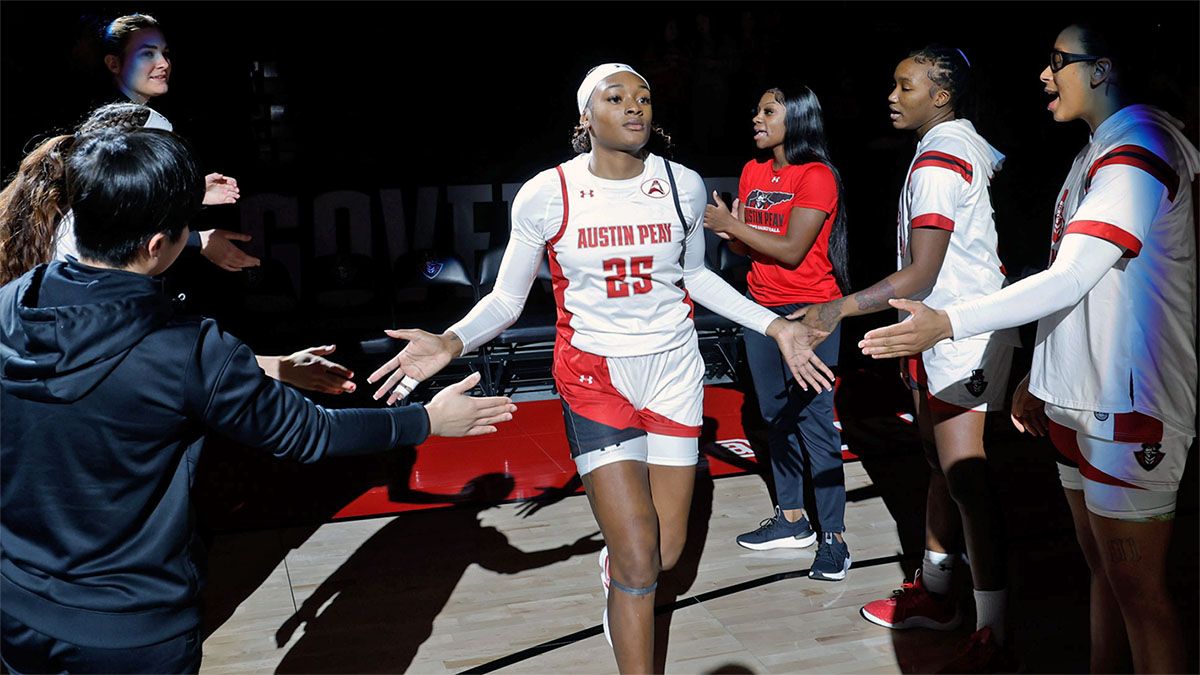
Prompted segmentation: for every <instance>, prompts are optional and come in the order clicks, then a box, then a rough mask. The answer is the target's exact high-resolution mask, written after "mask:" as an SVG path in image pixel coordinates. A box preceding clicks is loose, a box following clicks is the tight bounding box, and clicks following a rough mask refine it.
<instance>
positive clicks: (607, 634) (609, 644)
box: [601, 607, 612, 647]
mask: <svg viewBox="0 0 1200 675" xmlns="http://www.w3.org/2000/svg"><path fill="white" fill-rule="evenodd" d="M601 621H603V622H604V639H605V640H608V646H609V647H611V646H612V634H611V633H609V632H608V608H607V607H605V608H604V618H603V619H601Z"/></svg>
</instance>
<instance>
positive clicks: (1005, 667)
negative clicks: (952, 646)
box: [938, 626, 1020, 673]
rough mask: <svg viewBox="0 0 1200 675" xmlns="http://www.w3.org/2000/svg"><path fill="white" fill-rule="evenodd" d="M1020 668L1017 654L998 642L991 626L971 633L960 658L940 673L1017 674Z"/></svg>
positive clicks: (944, 667)
mask: <svg viewBox="0 0 1200 675" xmlns="http://www.w3.org/2000/svg"><path fill="white" fill-rule="evenodd" d="M1019 667H1020V664H1019V663H1018V662H1017V656H1016V654H1014V653H1013V651H1012V650H1011V649H1009V648H1008V647H1006V646H1004V645H1002V644H1000V643H999V642H997V641H996V638H995V637H994V636H993V635H992V628H991V626H984V627H983V628H980V629H979V630H977V631H975V632H974V633H971V637H969V638H967V641H966V643H965V644H964V645H963V647H962V651H960V652H959V653H958V656H955V657H954V658H953V659H952V660H951V661H950V663H947V664H946V665H945V666H943V667H942V669H941V670H939V671H938V672H939V673H1015V672H1017V669H1018V668H1019Z"/></svg>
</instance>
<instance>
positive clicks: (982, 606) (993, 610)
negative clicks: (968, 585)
mask: <svg viewBox="0 0 1200 675" xmlns="http://www.w3.org/2000/svg"><path fill="white" fill-rule="evenodd" d="M1007 608H1008V589H1007V588H1001V589H1000V590H998V591H975V615H976V616H977V617H978V618H977V619H975V630H979V629H981V628H983V627H984V626H991V628H992V635H994V636H995V637H996V641H997V642H999V643H1000V644H1004V638H1005V635H1004V613H1005V610H1006V609H1007Z"/></svg>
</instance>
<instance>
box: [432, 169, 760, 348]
mask: <svg viewBox="0 0 1200 675" xmlns="http://www.w3.org/2000/svg"><path fill="white" fill-rule="evenodd" d="M590 159H591V155H590V154H583V155H579V156H577V157H575V158H574V159H572V160H570V161H568V162H565V163H563V164H562V165H560V166H558V167H555V168H553V169H548V170H546V171H543V172H541V173H539V174H538V175H537V176H534V177H533V178H532V179H531V180H529V181H528V182H527V183H525V185H524V186H522V187H521V190H520V191H519V192H518V193H517V196H516V198H515V199H514V200H513V207H512V234H511V237H510V240H509V244H508V247H507V249H506V250H505V255H504V260H503V261H502V262H501V265H500V271H499V277H498V279H497V283H496V288H495V289H494V290H493V292H492V293H491V294H489V295H488V296H487V297H485V298H484V299H483V300H481V301H480V303H479V304H478V305H476V307H475V309H473V310H472V311H471V313H469V314H468V315H467V316H466V317H464V318H463V320H462V321H459V322H458V323H456V324H455V325H454V326H452V327H451V328H450V330H451V331H453V332H454V333H455V334H456V335H458V336H459V338H460V339H461V340H462V341H463V344H464V345H465V348H464V350H463V351H464V353H466V352H468V351H471V350H472V349H474V348H476V347H478V346H479V345H481V344H483V343H485V342H487V341H488V340H490V339H491V338H492V337H495V336H496V335H498V334H499V333H500V331H502V330H503V329H504V328H505V327H506V326H508V325H510V324H511V323H512V322H513V321H515V320H516V318H517V316H519V315H520V310H521V307H522V305H523V303H524V299H525V296H526V294H527V293H528V290H529V285H530V284H531V283H532V281H533V278H534V275H535V274H536V270H537V267H538V264H539V263H540V260H541V255H542V251H543V249H544V250H545V251H546V252H547V255H548V256H549V258H550V269H551V273H552V276H553V285H554V292H555V296H556V300H557V302H558V307H559V310H558V334H559V339H562V340H567V341H569V342H570V343H571V345H572V346H574V347H576V348H577V349H580V350H582V351H585V352H588V353H591V354H596V355H599V356H637V355H645V354H655V353H659V352H663V351H667V350H669V349H675V348H677V347H680V346H682V345H684V344H686V343H687V342H688V340H690V339H691V336H692V334H693V332H694V331H695V327H694V325H693V323H692V320H691V314H692V304H691V301H692V299H693V298H694V299H695V300H696V301H698V302H700V303H701V304H703V305H705V306H706V307H709V308H710V309H712V310H713V311H715V312H717V313H718V314H721V315H723V316H725V317H727V318H729V319H731V320H733V321H736V322H738V323H741V324H742V325H744V326H746V327H747V328H749V329H751V330H755V331H758V332H760V333H761V332H765V331H766V328H767V325H768V324H770V323H771V321H773V320H775V319H776V318H778V317H776V316H775V314H774V313H772V312H771V311H770V310H767V309H764V308H762V307H760V306H758V305H757V304H756V303H754V302H751V301H749V300H747V299H746V298H744V297H742V296H741V295H740V294H738V293H737V292H736V291H735V290H733V289H732V288H730V287H729V285H728V284H726V283H725V282H724V281H722V280H721V279H720V277H717V276H716V275H715V274H713V273H712V272H711V271H710V270H708V269H707V268H705V267H704V228H703V218H704V206H705V203H706V195H705V189H704V181H703V180H702V179H701V178H700V176H699V175H698V174H697V173H696V172H695V171H692V170H691V169H688V168H686V167H684V166H682V165H680V164H676V163H674V162H672V163H671V169H672V173H673V174H674V177H675V181H676V187H677V189H678V191H679V195H678V197H679V202H680V206H681V207H682V210H683V214H684V217H685V218H686V219H687V221H688V227H687V233H686V235H685V230H684V224H683V223H681V222H680V218H679V215H678V212H677V210H676V208H675V201H674V199H673V197H672V194H671V184H670V181H669V180H668V178H667V172H666V166H665V160H663V159H662V158H661V157H658V156H656V155H648V156H647V157H646V160H645V168H644V170H643V171H642V173H641V174H640V175H638V176H636V177H634V178H629V179H626V180H608V179H604V178H599V177H597V176H595V175H593V174H592V173H591V171H590V170H589V169H588V163H589V161H590ZM560 172H561V173H560ZM685 241H686V246H685ZM684 251H686V255H685V256H684V260H683V261H682V265H681V260H680V258H681V254H683V253H684ZM681 281H682V282H683V287H681V286H680V282H681ZM685 289H686V290H685Z"/></svg>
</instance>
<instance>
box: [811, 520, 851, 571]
mask: <svg viewBox="0 0 1200 675" xmlns="http://www.w3.org/2000/svg"><path fill="white" fill-rule="evenodd" d="M849 569H850V549H849V548H848V547H847V546H846V542H844V541H838V540H837V538H836V537H834V536H833V533H832V532H825V533H823V534H822V535H821V540H820V542H818V543H817V557H816V559H815V560H813V564H812V567H811V568H809V570H808V577H809V578H810V579H821V580H822V581H841V580H842V579H845V578H846V571H847V570H849Z"/></svg>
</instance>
